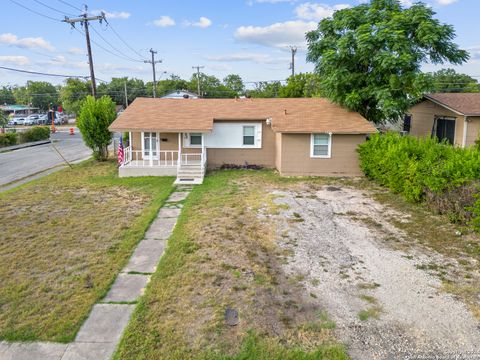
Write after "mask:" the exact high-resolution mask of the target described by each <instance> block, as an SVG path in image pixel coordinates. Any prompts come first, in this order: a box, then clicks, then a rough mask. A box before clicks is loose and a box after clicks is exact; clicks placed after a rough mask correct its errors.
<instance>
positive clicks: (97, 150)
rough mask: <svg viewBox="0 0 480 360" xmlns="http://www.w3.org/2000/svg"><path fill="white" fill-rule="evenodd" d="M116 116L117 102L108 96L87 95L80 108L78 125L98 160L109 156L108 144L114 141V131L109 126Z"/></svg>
mask: <svg viewBox="0 0 480 360" xmlns="http://www.w3.org/2000/svg"><path fill="white" fill-rule="evenodd" d="M116 116H117V114H116V113H115V103H114V102H113V101H112V99H111V98H109V97H108V96H102V97H101V98H100V99H95V98H94V97H93V96H87V98H86V100H85V101H84V103H83V104H82V106H81V108H80V112H79V115H78V117H77V126H78V128H79V129H80V132H81V133H82V137H83V140H84V141H85V144H87V146H88V147H89V148H91V149H92V150H93V156H94V158H95V159H97V160H105V159H107V157H108V145H109V144H110V142H111V141H112V133H111V132H110V131H109V130H108V127H109V126H110V124H111V123H112V122H113V120H115V118H116Z"/></svg>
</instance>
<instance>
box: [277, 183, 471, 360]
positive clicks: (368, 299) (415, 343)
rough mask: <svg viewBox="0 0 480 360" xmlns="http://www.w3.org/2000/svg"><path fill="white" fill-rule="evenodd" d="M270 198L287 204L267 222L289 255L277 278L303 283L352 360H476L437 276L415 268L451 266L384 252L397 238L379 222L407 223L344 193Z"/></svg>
mask: <svg viewBox="0 0 480 360" xmlns="http://www.w3.org/2000/svg"><path fill="white" fill-rule="evenodd" d="M273 194H274V195H275V196H276V200H275V201H276V202H277V203H279V204H285V205H287V206H284V208H285V209H284V210H282V212H281V213H280V214H279V215H278V216H275V219H276V221H277V222H278V225H279V226H278V228H279V232H280V233H279V235H280V236H279V237H280V238H281V239H282V240H281V246H282V247H283V248H285V249H287V250H289V251H290V252H291V253H292V256H291V258H290V259H289V261H288V263H287V264H286V265H285V267H286V268H285V271H286V272H287V273H288V274H290V275H292V276H293V275H294V274H297V276H298V274H301V275H303V276H304V277H303V278H304V285H305V287H306V290H307V291H308V293H309V294H310V296H311V297H312V298H314V299H316V300H318V304H319V305H320V306H323V307H325V308H326V310H327V312H328V313H329V314H330V316H331V318H332V320H334V321H335V322H336V324H337V330H336V331H337V335H338V337H339V339H340V340H341V341H343V342H344V343H345V344H346V346H347V348H348V352H349V354H350V356H351V357H352V358H353V359H397V358H402V359H404V358H410V359H412V358H448V359H450V358H456V359H477V358H478V359H480V331H479V322H478V321H477V320H476V319H475V317H474V316H473V315H472V314H471V313H470V312H469V310H468V309H467V307H466V306H465V305H464V304H463V303H462V302H461V301H459V300H457V299H455V298H454V297H453V296H452V295H450V294H447V293H445V292H442V291H440V290H439V288H440V286H441V281H440V280H439V279H438V277H436V276H432V275H430V274H429V273H428V272H426V271H424V270H422V269H419V264H427V263H430V262H431V261H432V259H434V260H435V261H449V262H451V263H453V262H455V260H453V259H444V258H442V257H441V256H440V255H439V254H434V253H426V252H425V251H424V250H420V249H410V250H408V252H406V251H399V250H394V249H393V247H392V246H389V245H388V244H389V242H391V241H395V238H398V239H399V238H401V237H403V236H405V234H403V233H402V232H401V231H400V230H399V229H396V228H395V227H394V226H392V225H391V224H390V223H389V222H388V220H387V219H388V218H389V217H392V216H393V217H396V218H397V220H398V219H400V220H401V221H408V216H406V215H404V214H400V213H396V212H394V211H392V210H389V209H387V208H384V207H383V205H381V204H379V203H377V202H375V201H374V200H372V199H371V197H369V196H368V195H366V194H364V193H363V192H362V191H361V190H358V189H354V188H349V187H332V186H324V187H320V188H318V187H317V188H313V187H308V186H307V185H306V186H305V187H304V188H302V189H296V190H292V191H283V190H282V191H279V190H275V191H273Z"/></svg>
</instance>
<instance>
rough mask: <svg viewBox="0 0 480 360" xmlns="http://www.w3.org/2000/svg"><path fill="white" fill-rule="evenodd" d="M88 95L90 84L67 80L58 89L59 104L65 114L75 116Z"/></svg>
mask: <svg viewBox="0 0 480 360" xmlns="http://www.w3.org/2000/svg"><path fill="white" fill-rule="evenodd" d="M88 94H90V82H88V81H83V80H80V79H76V78H69V79H67V80H66V81H65V85H64V86H62V88H61V89H60V102H61V104H62V106H63V108H64V109H65V111H66V112H69V113H73V114H75V115H76V114H78V112H79V111H80V106H81V105H82V103H83V101H84V100H85V98H86V97H87V96H88Z"/></svg>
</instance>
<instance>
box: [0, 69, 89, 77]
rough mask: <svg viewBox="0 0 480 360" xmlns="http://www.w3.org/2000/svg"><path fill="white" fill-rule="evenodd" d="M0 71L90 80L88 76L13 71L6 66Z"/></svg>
mask: <svg viewBox="0 0 480 360" xmlns="http://www.w3.org/2000/svg"><path fill="white" fill-rule="evenodd" d="M0 69H3V70H8V71H15V72H21V73H27V74H35V75H44V76H56V77H64V78H81V79H88V78H90V76H82V75H62V74H51V73H44V72H38V71H30V70H23V69H14V68H10V67H6V66H0Z"/></svg>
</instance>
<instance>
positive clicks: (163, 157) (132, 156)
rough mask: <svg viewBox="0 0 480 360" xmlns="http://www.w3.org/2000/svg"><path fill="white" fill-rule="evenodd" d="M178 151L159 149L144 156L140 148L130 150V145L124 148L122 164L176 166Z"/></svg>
mask: <svg viewBox="0 0 480 360" xmlns="http://www.w3.org/2000/svg"><path fill="white" fill-rule="evenodd" d="M177 163H178V151H176V150H161V151H154V152H153V156H152V157H150V156H144V154H143V151H142V150H132V149H131V147H130V146H127V147H126V148H125V149H124V160H123V166H139V167H148V166H155V167H172V166H177Z"/></svg>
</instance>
